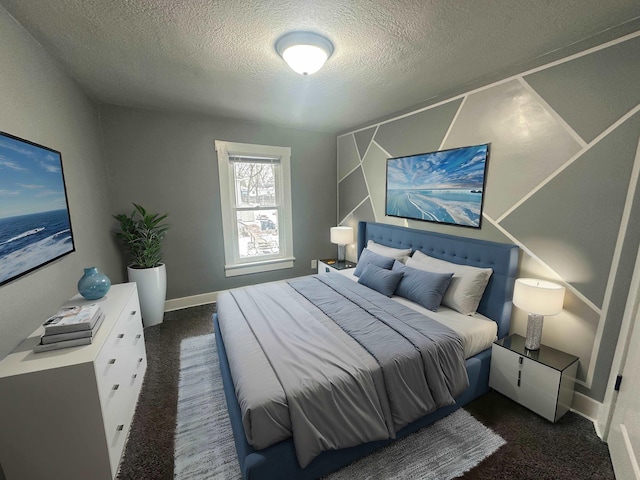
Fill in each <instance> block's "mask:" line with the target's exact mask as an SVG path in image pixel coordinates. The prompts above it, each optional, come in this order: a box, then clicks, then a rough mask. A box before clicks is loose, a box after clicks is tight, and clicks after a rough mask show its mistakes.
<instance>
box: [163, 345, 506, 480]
mask: <svg viewBox="0 0 640 480" xmlns="http://www.w3.org/2000/svg"><path fill="white" fill-rule="evenodd" d="M505 443H506V442H505V441H504V440H503V439H502V437H500V436H499V435H497V434H495V433H494V432H492V431H491V430H489V429H488V428H487V427H485V426H484V425H482V423H480V422H478V421H477V420H476V419H475V418H474V417H473V416H471V415H470V414H469V413H467V412H466V411H465V410H463V409H460V410H458V411H456V412H454V413H453V414H451V415H449V416H447V417H445V418H443V419H442V420H439V421H438V422H436V423H434V424H433V425H431V426H429V427H426V428H423V429H422V430H419V431H418V432H416V433H414V434H412V435H410V436H408V437H406V438H404V439H402V440H400V441H398V442H394V443H392V444H391V445H389V446H387V447H385V448H383V449H381V450H379V451H377V452H375V453H373V454H371V455H369V456H368V457H366V458H364V459H361V460H359V461H357V462H355V463H353V464H351V465H349V466H347V467H345V468H343V469H342V470H339V471H337V472H335V473H333V474H330V475H329V476H327V477H325V478H327V479H329V480H341V479H365V478H366V479H392V478H397V479H406V478H420V479H438V480H446V479H451V478H455V477H457V476H460V475H462V474H463V473H464V472H466V471H468V470H470V469H471V468H473V467H474V466H476V465H477V464H478V463H480V462H481V461H482V460H483V459H485V458H486V457H488V456H489V455H491V454H492V453H494V452H495V451H496V450H497V449H498V448H500V447H501V446H502V445H504V444H505ZM174 478H175V479H178V480H205V479H219V480H236V479H241V478H242V475H241V474H240V468H239V466H238V459H237V456H236V451H235V445H234V442H233V432H232V430H231V425H230V423H229V417H228V413H227V406H226V402H225V397H224V390H223V386H222V378H221V376H220V367H219V364H218V355H217V353H216V346H215V337H214V335H213V334H210V335H203V336H200V337H192V338H187V339H184V340H183V341H182V342H181V344H180V380H179V386H178V413H177V418H176V431H175V470H174Z"/></svg>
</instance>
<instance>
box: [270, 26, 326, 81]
mask: <svg viewBox="0 0 640 480" xmlns="http://www.w3.org/2000/svg"><path fill="white" fill-rule="evenodd" d="M276 51H277V52H278V54H279V55H280V56H281V57H282V58H284V61H285V62H287V64H288V65H289V66H290V67H291V69H292V70H293V71H294V72H296V73H299V74H301V75H311V74H313V73H316V72H317V71H318V70H320V69H321V68H322V66H323V65H324V62H326V61H327V59H328V58H329V57H330V56H331V54H332V53H333V44H332V43H331V42H330V41H329V40H328V39H326V38H324V37H323V36H321V35H318V34H316V33H312V32H292V33H288V34H286V35H284V36H282V37H281V38H279V39H278V41H277V42H276Z"/></svg>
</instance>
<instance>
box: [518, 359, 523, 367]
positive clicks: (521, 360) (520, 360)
mask: <svg viewBox="0 0 640 480" xmlns="http://www.w3.org/2000/svg"><path fill="white" fill-rule="evenodd" d="M518 361H519V362H520V365H522V363H523V362H524V358H522V357H518Z"/></svg>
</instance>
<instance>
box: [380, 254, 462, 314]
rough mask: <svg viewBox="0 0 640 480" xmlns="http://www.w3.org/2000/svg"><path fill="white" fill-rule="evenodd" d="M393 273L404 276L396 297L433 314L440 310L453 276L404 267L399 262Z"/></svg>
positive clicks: (395, 264)
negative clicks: (414, 303)
mask: <svg viewBox="0 0 640 480" xmlns="http://www.w3.org/2000/svg"><path fill="white" fill-rule="evenodd" d="M392 271H394V272H400V273H402V274H403V275H402V278H401V279H400V283H398V287H397V288H396V295H399V296H401V297H404V298H406V299H408V300H411V301H412V302H416V303H418V304H420V305H422V306H423V307H424V308H426V309H428V310H431V311H433V312H435V311H436V310H438V306H439V305H440V302H441V300H442V297H443V296H444V292H446V291H447V287H448V286H449V282H450V281H451V277H452V275H453V273H436V272H427V271H424V270H417V269H415V268H411V267H408V266H406V265H403V264H402V263H400V262H399V261H397V260H396V261H395V263H394V264H393V270H392Z"/></svg>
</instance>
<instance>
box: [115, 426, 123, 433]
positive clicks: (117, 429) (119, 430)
mask: <svg viewBox="0 0 640 480" xmlns="http://www.w3.org/2000/svg"><path fill="white" fill-rule="evenodd" d="M122 430H124V425H122V424H120V425H118V426H117V427H116V431H117V432H121V431H122Z"/></svg>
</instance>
